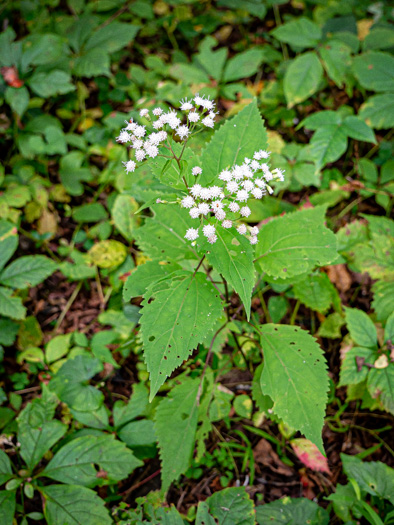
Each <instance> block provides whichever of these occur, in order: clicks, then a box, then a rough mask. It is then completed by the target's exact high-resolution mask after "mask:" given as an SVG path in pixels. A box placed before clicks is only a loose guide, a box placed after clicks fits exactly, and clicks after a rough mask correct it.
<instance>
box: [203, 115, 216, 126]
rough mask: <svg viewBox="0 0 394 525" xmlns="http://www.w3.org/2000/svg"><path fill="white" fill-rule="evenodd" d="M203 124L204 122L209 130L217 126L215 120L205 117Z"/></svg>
mask: <svg viewBox="0 0 394 525" xmlns="http://www.w3.org/2000/svg"><path fill="white" fill-rule="evenodd" d="M201 122H202V123H203V124H204V126H206V127H207V128H213V127H214V125H215V122H214V121H213V119H212V118H210V117H205V118H203V119H202V121H201Z"/></svg>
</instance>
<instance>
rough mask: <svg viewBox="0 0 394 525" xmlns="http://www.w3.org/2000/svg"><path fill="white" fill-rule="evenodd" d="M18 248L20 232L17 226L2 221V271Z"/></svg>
mask: <svg viewBox="0 0 394 525" xmlns="http://www.w3.org/2000/svg"><path fill="white" fill-rule="evenodd" d="M17 246H18V230H17V229H16V226H15V224H12V223H10V222H8V221H5V220H0V270H1V269H2V268H3V266H4V265H5V263H6V262H7V261H8V259H9V258H10V257H11V256H12V254H13V253H14V252H15V250H16V248H17Z"/></svg>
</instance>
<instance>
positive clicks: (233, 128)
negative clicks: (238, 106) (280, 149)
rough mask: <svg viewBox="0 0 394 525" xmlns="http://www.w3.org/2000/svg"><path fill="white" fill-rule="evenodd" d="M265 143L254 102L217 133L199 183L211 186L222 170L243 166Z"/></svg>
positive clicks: (264, 134) (206, 150) (206, 155)
mask: <svg viewBox="0 0 394 525" xmlns="http://www.w3.org/2000/svg"><path fill="white" fill-rule="evenodd" d="M266 144H267V132H266V130H265V127H264V124H263V121H262V119H261V116H260V113H259V110H258V109H257V102H256V100H254V101H253V102H251V103H250V104H249V105H248V106H246V107H245V108H244V109H243V110H242V111H240V113H238V115H236V116H235V117H234V118H232V119H230V120H228V121H227V122H226V123H225V124H224V125H223V126H222V127H221V128H220V129H219V130H218V131H217V132H216V133H215V134H214V136H213V138H212V140H211V142H210V143H209V144H208V145H207V147H206V148H205V150H204V151H203V153H202V175H201V176H200V179H199V182H200V183H201V184H202V185H203V186H205V185H207V184H209V183H210V182H212V180H213V179H214V178H215V177H217V175H218V174H219V173H220V172H221V171H222V170H224V169H225V168H228V167H231V166H232V165H233V164H242V163H243V161H244V158H245V157H250V158H252V157H253V153H254V152H255V151H258V150H260V149H264V148H265V147H266Z"/></svg>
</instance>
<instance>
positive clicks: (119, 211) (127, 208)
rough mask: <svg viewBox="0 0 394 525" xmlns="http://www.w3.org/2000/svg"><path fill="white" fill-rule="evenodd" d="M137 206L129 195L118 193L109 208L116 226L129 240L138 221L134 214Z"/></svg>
mask: <svg viewBox="0 0 394 525" xmlns="http://www.w3.org/2000/svg"><path fill="white" fill-rule="evenodd" d="M138 208H139V206H138V203H137V201H136V200H135V199H134V198H133V197H131V196H130V195H118V196H117V197H116V199H115V202H114V205H113V207H112V210H111V215H112V218H113V221H114V223H115V226H116V228H117V229H118V230H119V231H120V233H121V234H122V235H123V237H124V238H125V239H126V240H128V241H130V242H131V241H132V240H133V239H134V232H135V230H136V229H137V226H138V222H139V216H138V215H137V216H135V215H134V214H135V212H136V211H137V210H138Z"/></svg>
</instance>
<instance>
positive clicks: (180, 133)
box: [176, 125, 190, 140]
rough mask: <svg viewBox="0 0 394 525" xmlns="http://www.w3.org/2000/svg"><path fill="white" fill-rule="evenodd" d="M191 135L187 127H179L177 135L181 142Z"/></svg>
mask: <svg viewBox="0 0 394 525" xmlns="http://www.w3.org/2000/svg"><path fill="white" fill-rule="evenodd" d="M189 134H190V130H189V128H188V127H187V126H186V125H183V126H179V128H177V130H176V135H178V137H180V139H181V140H183V139H185V138H187V137H188V136H189Z"/></svg>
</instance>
